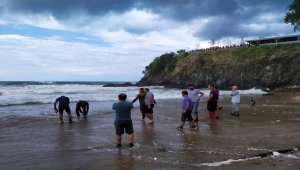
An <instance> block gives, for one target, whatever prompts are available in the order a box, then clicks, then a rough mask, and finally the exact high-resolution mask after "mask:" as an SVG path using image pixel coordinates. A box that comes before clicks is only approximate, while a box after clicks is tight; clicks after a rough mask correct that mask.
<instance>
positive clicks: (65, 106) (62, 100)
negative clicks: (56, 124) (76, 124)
mask: <svg viewBox="0 0 300 170" xmlns="http://www.w3.org/2000/svg"><path fill="white" fill-rule="evenodd" d="M57 103H59V105H58V110H57V108H56V104H57ZM69 104H70V99H69V98H68V97H66V96H60V97H59V98H57V99H56V100H55V102H54V110H55V112H56V113H57V112H59V119H60V122H61V123H64V120H63V112H64V110H65V111H66V112H67V113H68V118H69V122H70V123H72V113H71V109H70V106H69Z"/></svg>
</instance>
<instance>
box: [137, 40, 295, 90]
mask: <svg viewBox="0 0 300 170" xmlns="http://www.w3.org/2000/svg"><path fill="white" fill-rule="evenodd" d="M143 73H144V77H143V78H142V79H141V80H140V81H139V82H138V83H137V85H138V86H146V85H162V86H165V87H172V88H186V87H187V85H188V84H190V83H194V84H195V85H196V86H197V87H207V85H208V84H209V83H211V82H214V83H216V84H217V85H219V87H220V88H221V89H229V88H230V86H231V85H233V84H236V85H238V86H239V87H240V89H250V88H253V87H259V88H267V89H271V90H275V91H300V86H299V85H300V84H299V82H300V81H299V80H300V45H299V44H290V45H287V44H286V45H269V46H250V47H236V48H225V49H223V48H215V49H210V50H197V51H192V52H186V51H185V50H179V51H177V53H174V52H172V53H167V54H163V55H161V56H159V57H157V58H155V59H154V61H153V62H152V63H150V64H149V65H148V66H147V67H146V68H145V71H144V72H143Z"/></svg>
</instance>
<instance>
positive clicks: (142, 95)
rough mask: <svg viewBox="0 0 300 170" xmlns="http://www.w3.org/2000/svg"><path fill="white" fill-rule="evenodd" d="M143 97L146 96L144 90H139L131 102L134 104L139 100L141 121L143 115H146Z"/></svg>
mask: <svg viewBox="0 0 300 170" xmlns="http://www.w3.org/2000/svg"><path fill="white" fill-rule="evenodd" d="M145 96H146V94H145V92H144V88H140V89H139V94H138V95H137V96H136V98H135V99H133V100H132V103H134V102H135V101H137V100H138V99H139V103H140V111H141V114H142V121H144V120H145V113H146V104H145Z"/></svg>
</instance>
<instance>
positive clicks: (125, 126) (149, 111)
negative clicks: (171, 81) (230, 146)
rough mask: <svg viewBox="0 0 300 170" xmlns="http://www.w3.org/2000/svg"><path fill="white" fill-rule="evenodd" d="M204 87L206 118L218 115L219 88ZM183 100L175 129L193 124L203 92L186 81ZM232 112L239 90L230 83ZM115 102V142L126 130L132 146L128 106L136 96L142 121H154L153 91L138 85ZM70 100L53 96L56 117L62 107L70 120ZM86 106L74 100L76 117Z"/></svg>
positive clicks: (131, 127)
mask: <svg viewBox="0 0 300 170" xmlns="http://www.w3.org/2000/svg"><path fill="white" fill-rule="evenodd" d="M208 88H209V89H210V93H209V96H208V100H207V110H208V116H207V119H212V118H215V119H219V118H220V115H219V110H221V109H222V107H220V106H218V100H219V91H218V89H217V87H216V86H215V84H209V85H208ZM181 94H182V97H183V100H182V105H181V111H182V113H181V122H180V126H179V127H177V129H179V130H181V129H183V127H184V125H185V122H186V121H188V122H189V124H190V127H191V128H195V127H196V125H197V122H198V106H199V100H200V98H201V97H202V96H204V93H203V92H201V91H200V90H198V89H195V85H194V84H189V88H188V90H184V91H182V92H181ZM231 96H232V100H231V102H232V112H231V114H232V115H234V116H239V115H240V112H239V103H240V94H239V91H238V87H237V86H232V92H231ZM118 100H119V101H118V102H116V103H114V104H113V106H112V109H113V110H115V122H114V125H115V130H116V137H115V139H116V144H117V147H122V144H121V141H122V134H124V132H125V133H127V134H128V143H129V146H130V147H132V146H134V145H133V139H134V136H133V133H134V130H133V124H132V119H131V110H132V109H133V103H134V102H136V101H137V100H139V104H140V112H141V114H142V118H141V120H142V121H145V118H146V117H147V118H148V119H149V122H148V123H149V124H153V123H154V117H153V108H154V105H155V103H156V101H155V99H154V94H153V93H152V92H151V91H150V90H149V88H140V89H139V94H138V95H137V96H136V98H135V99H134V100H133V101H131V102H128V101H127V95H126V94H125V93H121V94H119V95H118ZM57 103H59V107H58V109H57V108H56V105H57ZM69 104H70V100H69V98H68V97H65V96H61V97H59V98H57V99H56V100H55V102H54V110H55V111H56V112H59V114H60V121H61V123H63V111H64V110H65V111H66V112H67V113H68V118H69V122H72V115H71V111H70V107H69ZM88 110H89V104H88V102H87V101H78V102H77V104H76V114H77V116H78V117H80V113H83V115H84V116H85V117H86V116H87V113H88Z"/></svg>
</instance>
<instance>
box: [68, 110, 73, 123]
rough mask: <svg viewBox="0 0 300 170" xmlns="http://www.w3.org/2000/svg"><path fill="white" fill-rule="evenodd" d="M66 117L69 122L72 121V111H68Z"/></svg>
mask: <svg viewBox="0 0 300 170" xmlns="http://www.w3.org/2000/svg"><path fill="white" fill-rule="evenodd" d="M68 118H69V122H70V123H72V113H71V112H69V113H68Z"/></svg>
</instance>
